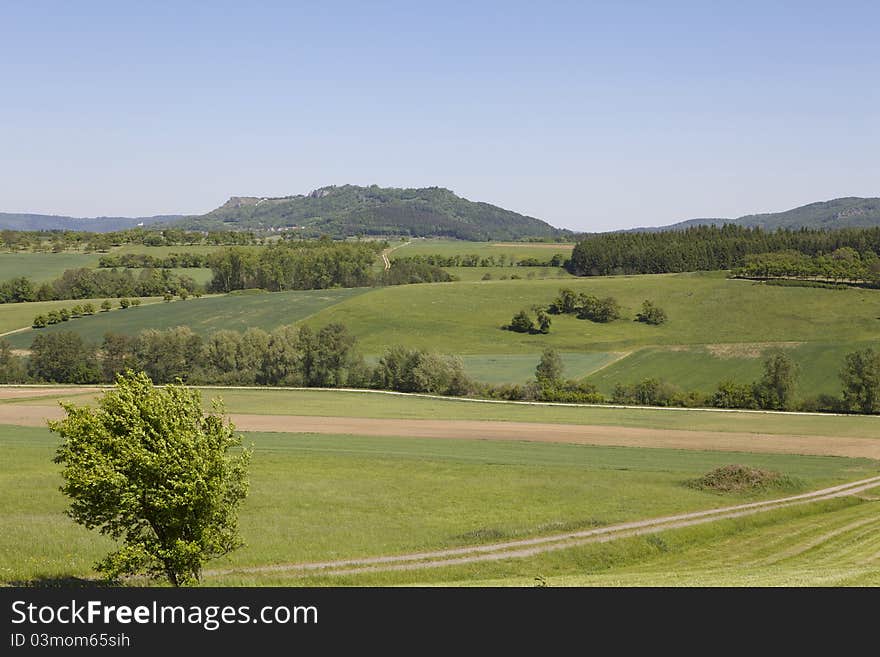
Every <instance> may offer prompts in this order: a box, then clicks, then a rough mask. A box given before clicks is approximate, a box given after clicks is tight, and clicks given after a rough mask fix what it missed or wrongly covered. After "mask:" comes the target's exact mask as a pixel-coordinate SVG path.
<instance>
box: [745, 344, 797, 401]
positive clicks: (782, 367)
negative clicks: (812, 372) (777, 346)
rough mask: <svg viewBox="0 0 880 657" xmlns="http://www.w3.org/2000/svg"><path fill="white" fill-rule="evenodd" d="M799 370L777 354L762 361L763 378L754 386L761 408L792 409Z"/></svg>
mask: <svg viewBox="0 0 880 657" xmlns="http://www.w3.org/2000/svg"><path fill="white" fill-rule="evenodd" d="M798 375H799V368H798V365H797V363H795V362H794V361H793V360H792V359H791V358H790V357H789V356H788V355H786V354H784V353H782V352H778V353H775V354H771V355H770V356H768V357H767V358H766V359H765V360H764V376H763V377H761V380H760V381H758V382H757V383H756V384H755V386H754V394H755V398H756V399H757V400H758V405H759V406H760V407H761V408H766V409H772V410H786V409H789V408H791V407H792V404H793V402H794V395H795V390H796V388H797V382H798Z"/></svg>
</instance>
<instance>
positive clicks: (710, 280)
mask: <svg viewBox="0 0 880 657" xmlns="http://www.w3.org/2000/svg"><path fill="white" fill-rule="evenodd" d="M563 285H564V286H566V287H570V288H572V289H574V290H575V291H576V292H585V293H589V294H595V295H597V296H606V295H611V296H614V297H616V298H617V299H618V300H619V302H620V304H621V306H622V307H623V315H624V318H623V319H620V320H617V321H614V322H610V323H608V324H597V323H594V322H590V321H587V320H579V319H576V318H574V317H571V316H561V317H554V318H553V325H552V327H551V331H550V334H549V335H527V334H521V333H513V332H510V331H504V330H502V329H501V326H503V325H505V324H507V323H509V322H510V319H511V317H512V316H513V314H514V313H515V312H517V311H518V310H520V309H522V308H528V307H530V306H532V305H541V306H546V305H547V304H549V303H550V302H551V301H552V299H553V298H554V297H555V296H556V294H557V292H558V290H559V288H560V287H561V286H563ZM644 299H652V300H654V301H655V302H656V303H658V304H659V305H660V306H661V307H662V308H664V309H665V310H666V312H667V314H668V316H669V321H668V322H667V323H666V324H664V325H662V326H648V325H646V324H641V323H639V322H636V321H633V319H634V316H635V313H636V312H637V311H638V309H639V308H640V306H641V303H642V301H643V300H644ZM756 318H760V321H757V319H756ZM878 318H880V292H878V291H876V290H862V289H849V290H842V291H841V290H823V289H815V288H782V287H773V286H761V285H754V284H752V283H751V282H749V281H741V280H728V279H726V278H725V277H724V275H723V273H720V272H713V273H698V274H669V275H655V276H617V277H603V278H598V277H597V278H577V279H568V280H566V281H565V282H564V283H561V282H560V281H556V280H525V279H524V280H516V281H477V282H459V283H435V284H424V285H402V286H397V287H388V288H381V289H377V290H376V291H375V292H373V293H371V294H370V295H365V296H362V297H358V298H354V299H351V300H349V301H348V302H346V303H344V304H339V305H337V306H334V307H332V308H329V309H327V310H324V311H322V312H320V313H318V314H317V315H315V316H314V317H311V318H310V319H309V322H310V323H314V324H317V325H321V324H324V323H327V322H330V321H340V322H343V323H344V324H347V325H348V326H349V327H351V329H352V331H353V332H354V333H355V334H356V335H358V337H359V338H360V341H361V346H362V349H363V350H364V351H365V352H366V353H379V352H381V351H382V349H383V348H384V346H385V345H388V344H393V343H401V344H406V345H409V346H418V347H425V348H431V349H434V350H437V351H442V352H447V353H460V354H465V353H466V354H503V353H521V352H530V353H535V352H540V351H541V350H542V349H543V348H544V347H545V346H553V347H556V348H557V349H560V350H563V351H584V352H597V351H598V352H601V351H628V350H632V349H634V348H636V347H643V346H655V345H706V344H728V343H767V342H827V341H828V339H829V336H834V339H835V342H837V343H845V342H859V341H869V340H875V339H876V338H877V337H878V335H880V319H878Z"/></svg>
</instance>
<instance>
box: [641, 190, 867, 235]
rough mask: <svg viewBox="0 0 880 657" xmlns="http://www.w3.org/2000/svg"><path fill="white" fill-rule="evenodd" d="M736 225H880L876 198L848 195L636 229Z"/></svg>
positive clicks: (786, 226) (862, 226)
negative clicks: (733, 216) (781, 208)
mask: <svg viewBox="0 0 880 657" xmlns="http://www.w3.org/2000/svg"><path fill="white" fill-rule="evenodd" d="M711 224H715V225H719V226H720V225H721V224H737V225H739V226H748V227H758V228H763V229H765V230H777V229H779V228H788V229H797V228H822V229H828V230H831V229H834V228H868V227H872V226H880V198H859V197H856V196H850V197H847V198H836V199H834V200H833V201H820V202H818V203H810V204H809V205H802V206H801V207H799V208H794V209H793V210H786V211H785V212H770V213H766V214H749V215H745V216H743V217H738V218H737V219H690V220H688V221H681V222H679V223H676V224H671V225H669V226H661V227H659V228H638V229H636V230H640V231H661V230H684V229H686V228H690V227H692V226H705V225H711Z"/></svg>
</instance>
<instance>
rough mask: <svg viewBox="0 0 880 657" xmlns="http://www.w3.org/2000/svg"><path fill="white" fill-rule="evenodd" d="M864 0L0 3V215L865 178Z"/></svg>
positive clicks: (724, 190) (660, 219) (639, 208)
mask: <svg viewBox="0 0 880 657" xmlns="http://www.w3.org/2000/svg"><path fill="white" fill-rule="evenodd" d="M878 25H880V5H878V3H876V2H846V1H843V2H835V3H831V2H772V1H765V2H748V1H742V2H710V1H706V2H662V3H661V2H552V1H548V2H543V3H537V2H516V1H511V0H507V1H505V2H480V1H479V0H476V1H471V2H454V1H447V2H442V3H429V2H369V3H368V2H333V1H325V2H308V3H298V2H283V3H281V2H279V3H269V2H248V3H244V2H229V3H225V2H199V3H196V2H190V3H183V2H161V1H154V2H149V3H135V2H123V1H116V2H88V1H78V2H75V3H71V2H41V1H39V0H29V1H28V2H12V1H5V2H0V211H8V212H23V211H31V212H42V213H57V214H72V215H77V216H94V215H150V214H160V213H171V212H181V213H201V212H205V211H208V210H210V209H212V208H213V207H216V206H217V205H220V204H221V203H223V202H224V201H225V200H226V198H228V197H229V196H232V195H253V196H283V195H288V194H296V193H304V192H308V191H309V190H311V189H314V188H316V187H320V186H323V185H330V184H344V183H352V184H363V185H369V184H374V183H375V184H379V185H382V186H395V187H413V186H429V185H439V186H444V187H448V188H450V189H452V190H454V191H455V192H457V193H459V194H461V195H462V196H465V197H467V198H470V199H473V200H484V201H488V202H491V203H496V204H498V205H501V206H503V207H507V208H510V209H513V210H517V211H519V212H523V213H526V214H531V215H533V216H536V217H540V218H542V219H545V220H547V221H549V222H550V223H553V224H554V225H557V226H563V227H567V228H571V229H575V230H607V229H614V228H624V227H631V226H639V225H660V224H664V223H670V222H673V221H677V220H681V219H687V218H692V217H707V216H716V217H717V216H739V215H742V214H746V213H751V212H759V211H775V210H783V209H787V208H790V207H794V206H796V205H800V204H803V203H808V202H812V201H815V200H823V199H828V198H834V197H839V196H880V162H878V154H880V90H878V86H880V85H878V81H880V39H878V38H877V34H878V33H877V26H878Z"/></svg>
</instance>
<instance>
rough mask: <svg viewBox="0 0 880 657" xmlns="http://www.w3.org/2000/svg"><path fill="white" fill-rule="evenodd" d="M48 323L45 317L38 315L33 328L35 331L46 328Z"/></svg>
mask: <svg viewBox="0 0 880 657" xmlns="http://www.w3.org/2000/svg"><path fill="white" fill-rule="evenodd" d="M47 323H48V322H47V320H46V316H45V315H37V316H36V317H34V323H33V324H32V325H31V326H32V327H33V328H35V329H40V328H46V324H47Z"/></svg>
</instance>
